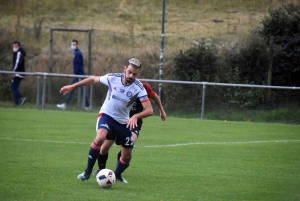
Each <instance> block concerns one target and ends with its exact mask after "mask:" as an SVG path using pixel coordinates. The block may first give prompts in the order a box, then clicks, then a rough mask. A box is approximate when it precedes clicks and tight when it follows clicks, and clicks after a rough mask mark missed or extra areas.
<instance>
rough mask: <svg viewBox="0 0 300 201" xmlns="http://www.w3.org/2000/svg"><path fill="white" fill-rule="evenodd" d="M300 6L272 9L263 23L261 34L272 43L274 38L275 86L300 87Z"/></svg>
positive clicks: (290, 5)
mask: <svg viewBox="0 0 300 201" xmlns="http://www.w3.org/2000/svg"><path fill="white" fill-rule="evenodd" d="M299 22H300V4H298V5H294V4H287V5H284V6H282V7H280V8H278V9H272V10H271V11H270V16H268V17H265V18H264V19H263V21H262V24H263V28H262V29H261V31H260V34H261V35H262V36H263V37H264V38H265V39H266V41H267V42H268V43H269V42H270V37H271V36H274V50H273V51H274V62H273V80H272V83H273V84H274V85H283V86H299V85H300V79H299V77H300V66H299V63H300V23H299Z"/></svg>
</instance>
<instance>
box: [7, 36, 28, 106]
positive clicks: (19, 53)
mask: <svg viewBox="0 0 300 201" xmlns="http://www.w3.org/2000/svg"><path fill="white" fill-rule="evenodd" d="M13 51H14V54H13V71H15V72H16V74H13V76H12V80H11V84H10V88H11V90H12V92H13V94H14V102H15V105H24V104H25V102H26V98H25V97H23V96H22V94H21V93H20V92H19V85H20V82H21V81H22V80H23V79H24V78H25V75H24V74H21V73H22V72H25V55H26V53H25V51H24V49H23V48H22V47H21V43H20V42H19V41H14V42H13Z"/></svg>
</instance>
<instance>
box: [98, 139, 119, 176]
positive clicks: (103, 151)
mask: <svg viewBox="0 0 300 201" xmlns="http://www.w3.org/2000/svg"><path fill="white" fill-rule="evenodd" d="M114 142H115V141H114V140H109V139H107V137H106V140H105V141H104V143H103V144H102V146H101V148H100V153H99V154H98V169H97V170H96V171H95V172H94V175H97V174H98V172H99V171H100V170H102V169H105V167H106V161H107V159H108V151H109V149H110V147H111V146H112V145H113V144H114Z"/></svg>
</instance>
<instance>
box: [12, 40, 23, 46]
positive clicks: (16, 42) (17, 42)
mask: <svg viewBox="0 0 300 201" xmlns="http://www.w3.org/2000/svg"><path fill="white" fill-rule="evenodd" d="M13 44H18V46H19V47H20V46H21V43H20V42H19V41H17V40H16V41H14V42H13Z"/></svg>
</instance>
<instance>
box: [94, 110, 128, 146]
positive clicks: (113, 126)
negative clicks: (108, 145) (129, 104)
mask: <svg viewBox="0 0 300 201" xmlns="http://www.w3.org/2000/svg"><path fill="white" fill-rule="evenodd" d="M126 126H127V124H120V123H119V122H117V121H116V120H114V119H113V118H112V117H110V116H109V115H107V114H104V113H102V114H99V115H98V119H97V123H96V131H97V130H98V129H100V128H104V129H106V130H107V131H108V134H107V136H109V138H113V139H114V140H115V141H116V143H117V142H118V145H122V147H125V148H133V140H132V134H131V131H130V130H129V128H126Z"/></svg>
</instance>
